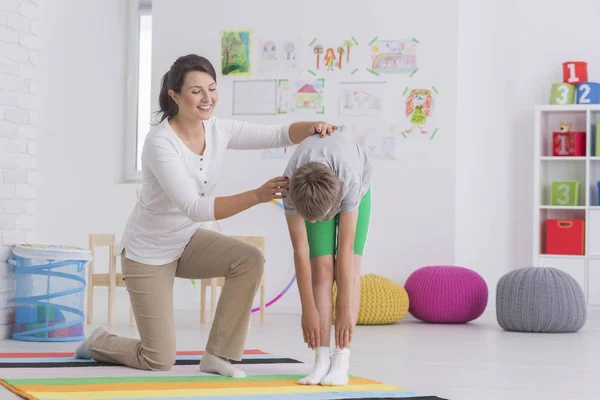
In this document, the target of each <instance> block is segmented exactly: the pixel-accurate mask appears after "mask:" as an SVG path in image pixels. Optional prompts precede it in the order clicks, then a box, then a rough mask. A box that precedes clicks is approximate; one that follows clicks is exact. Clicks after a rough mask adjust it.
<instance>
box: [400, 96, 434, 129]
mask: <svg viewBox="0 0 600 400" xmlns="http://www.w3.org/2000/svg"><path fill="white" fill-rule="evenodd" d="M405 103H406V110H405V111H406V112H405V116H406V118H407V119H408V123H409V127H407V128H406V129H405V130H404V133H406V134H409V133H411V132H412V131H413V130H414V129H415V128H417V129H418V130H419V131H420V132H421V134H425V133H427V132H428V130H429V129H428V127H431V126H432V123H431V122H432V121H431V119H432V118H431V117H432V116H433V110H434V99H433V94H432V91H431V90H429V89H413V90H411V91H410V94H409V95H408V97H406V101H405Z"/></svg>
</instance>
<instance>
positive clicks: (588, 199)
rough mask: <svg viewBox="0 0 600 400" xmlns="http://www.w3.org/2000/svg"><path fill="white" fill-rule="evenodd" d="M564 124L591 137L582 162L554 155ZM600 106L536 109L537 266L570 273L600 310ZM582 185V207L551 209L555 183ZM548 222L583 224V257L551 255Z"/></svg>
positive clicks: (543, 107)
mask: <svg viewBox="0 0 600 400" xmlns="http://www.w3.org/2000/svg"><path fill="white" fill-rule="evenodd" d="M560 121H570V122H572V124H573V126H572V130H573V131H579V132H586V153H585V156H582V157H564V156H556V157H555V156H553V155H552V133H553V132H557V131H558V130H559V122H560ZM598 123H600V104H594V105H580V104H573V105H543V106H537V107H536V109H535V136H536V141H535V146H534V157H535V158H534V159H535V163H534V196H533V198H534V200H533V201H534V203H533V206H534V213H533V215H534V217H533V224H534V225H533V235H534V238H533V239H534V240H533V246H534V248H533V264H534V265H538V266H540V267H554V268H558V269H561V270H563V271H565V272H567V273H569V274H570V275H571V276H572V277H573V278H575V279H576V280H577V281H578V282H579V283H580V285H581V287H582V288H583V290H584V292H585V295H586V300H587V302H588V304H589V305H591V306H598V305H600V201H599V193H598V185H597V183H598V181H600V154H595V142H596V138H595V136H596V124H598ZM560 180H578V181H579V204H578V205H576V206H555V205H550V184H551V182H552V181H560ZM547 219H583V220H584V221H585V236H584V254H583V255H554V254H547V253H546V236H545V232H546V229H545V226H546V224H545V222H546V220H547Z"/></svg>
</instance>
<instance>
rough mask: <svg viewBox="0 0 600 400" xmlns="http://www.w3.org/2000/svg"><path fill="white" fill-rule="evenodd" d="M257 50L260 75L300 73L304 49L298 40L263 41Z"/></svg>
mask: <svg viewBox="0 0 600 400" xmlns="http://www.w3.org/2000/svg"><path fill="white" fill-rule="evenodd" d="M304 46H305V45H304ZM258 49H259V51H260V58H259V60H260V61H259V71H260V72H261V73H270V72H299V71H300V66H301V59H302V57H301V54H302V50H303V49H304V47H303V45H302V43H301V42H300V41H299V40H278V39H273V40H271V39H263V40H261V41H260V42H259V47H258Z"/></svg>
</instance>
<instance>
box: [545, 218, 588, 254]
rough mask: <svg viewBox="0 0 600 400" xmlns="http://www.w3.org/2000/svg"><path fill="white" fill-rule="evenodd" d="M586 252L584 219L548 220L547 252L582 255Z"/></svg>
mask: <svg viewBox="0 0 600 400" xmlns="http://www.w3.org/2000/svg"><path fill="white" fill-rule="evenodd" d="M584 252H585V221H584V220H577V219H571V220H569V219H567V220H564V219H563V220H559V219H549V220H547V221H546V254H569V255H578V256H581V255H583V254H584Z"/></svg>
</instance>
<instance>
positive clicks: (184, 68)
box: [157, 54, 217, 122]
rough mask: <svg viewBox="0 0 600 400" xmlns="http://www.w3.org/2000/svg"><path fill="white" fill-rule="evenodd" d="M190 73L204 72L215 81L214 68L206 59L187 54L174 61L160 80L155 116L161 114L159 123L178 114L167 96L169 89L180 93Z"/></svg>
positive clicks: (177, 110)
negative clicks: (157, 106)
mask: <svg viewBox="0 0 600 400" xmlns="http://www.w3.org/2000/svg"><path fill="white" fill-rule="evenodd" d="M191 71H200V72H206V73H207V74H209V75H210V76H211V77H212V78H213V79H214V80H215V82H216V81H217V73H216V72H215V68H214V67H213V65H212V64H211V63H210V61H208V60H207V59H206V58H204V57H201V56H198V55H196V54H188V55H187V56H181V57H179V58H178V59H177V60H175V62H174V63H173V65H171V69H169V71H167V73H166V74H165V75H164V76H163V78H162V84H161V89H160V95H159V96H158V105H159V108H160V110H158V111H157V114H162V117H161V118H160V122H162V121H164V120H165V118H171V117H174V116H175V115H177V113H178V112H179V106H178V105H177V103H175V101H174V100H173V99H172V98H171V96H169V89H172V90H174V91H175V92H177V93H181V88H182V87H183V81H184V80H185V76H186V75H187V73H188V72H191Z"/></svg>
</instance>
